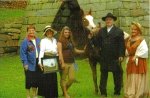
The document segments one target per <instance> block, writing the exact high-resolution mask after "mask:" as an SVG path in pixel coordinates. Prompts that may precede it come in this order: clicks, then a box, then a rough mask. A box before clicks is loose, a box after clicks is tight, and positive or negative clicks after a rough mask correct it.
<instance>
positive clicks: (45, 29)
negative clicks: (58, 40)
mask: <svg viewBox="0 0 150 98" xmlns="http://www.w3.org/2000/svg"><path fill="white" fill-rule="evenodd" d="M48 30H50V31H52V32H53V34H54V35H56V34H57V31H55V30H54V29H52V27H51V26H50V25H47V26H45V28H44V33H43V35H45V34H46V32H47V31H48Z"/></svg>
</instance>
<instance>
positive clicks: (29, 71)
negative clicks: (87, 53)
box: [20, 25, 84, 98]
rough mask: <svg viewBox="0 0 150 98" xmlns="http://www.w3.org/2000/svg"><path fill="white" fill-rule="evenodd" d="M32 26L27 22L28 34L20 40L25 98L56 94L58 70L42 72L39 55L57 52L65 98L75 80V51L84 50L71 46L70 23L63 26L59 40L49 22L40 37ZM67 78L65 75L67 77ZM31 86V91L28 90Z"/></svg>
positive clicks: (72, 43) (53, 95)
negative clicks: (68, 25) (40, 37)
mask: <svg viewBox="0 0 150 98" xmlns="http://www.w3.org/2000/svg"><path fill="white" fill-rule="evenodd" d="M35 30H36V29H35V27H34V26H33V25H29V26H28V27H27V37H26V38H25V39H24V41H23V42H22V44H21V47H20V57H21V60H22V63H23V67H24V70H25V81H26V82H25V85H26V91H27V98H31V96H33V98H37V94H38V95H39V96H43V97H44V98H58V83H57V74H56V72H53V73H46V74H45V73H43V70H44V69H43V65H42V61H41V59H42V58H43V57H47V56H58V55H59V64H60V65H61V71H60V76H61V79H60V81H61V82H60V84H61V88H62V91H63V95H64V96H65V98H70V96H69V95H68V89H69V87H70V86H71V85H72V83H73V82H74V77H75V76H74V62H75V61H74V55H73V53H74V52H77V53H83V52H84V51H83V50H78V49H76V48H75V47H74V42H73V40H72V34H71V30H70V28H69V27H67V26H65V27H64V28H63V29H62V31H61V33H60V37H59V40H58V41H57V40H56V39H55V38H54V35H55V34H56V31H55V30H54V29H52V27H51V26H50V25H48V26H46V27H45V28H44V33H43V36H44V38H43V39H42V40H41V41H40V39H39V38H37V37H36V34H35V33H36V32H35ZM67 78H68V79H67ZM30 89H32V95H31V93H30V92H31V91H30Z"/></svg>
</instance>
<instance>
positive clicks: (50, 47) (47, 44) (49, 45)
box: [39, 37, 58, 64]
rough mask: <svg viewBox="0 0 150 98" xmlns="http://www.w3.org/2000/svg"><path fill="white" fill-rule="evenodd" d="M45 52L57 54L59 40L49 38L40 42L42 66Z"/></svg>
mask: <svg viewBox="0 0 150 98" xmlns="http://www.w3.org/2000/svg"><path fill="white" fill-rule="evenodd" d="M45 52H53V53H54V54H58V53H57V40H56V39H55V38H51V39H50V38H47V37H45V38H44V39H42V40H41V42H40V54H39V64H41V58H43V57H44V53H45Z"/></svg>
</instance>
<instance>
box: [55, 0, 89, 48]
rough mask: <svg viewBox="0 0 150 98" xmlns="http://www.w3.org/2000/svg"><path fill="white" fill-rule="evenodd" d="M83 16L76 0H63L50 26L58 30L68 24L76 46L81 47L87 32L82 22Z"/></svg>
mask: <svg viewBox="0 0 150 98" xmlns="http://www.w3.org/2000/svg"><path fill="white" fill-rule="evenodd" d="M83 16H84V12H83V10H82V9H81V8H80V6H79V4H78V2H77V0H64V1H63V3H62V4H61V6H60V8H59V10H58V12H57V14H56V16H55V19H54V21H53V22H52V27H53V28H54V29H55V30H57V31H58V32H60V31H61V29H62V28H63V27H64V26H69V27H70V28H71V30H72V32H73V37H74V41H75V43H76V46H78V47H82V46H84V45H85V44H86V41H87V32H88V29H87V28H85V27H84V26H83V23H82V17H83Z"/></svg>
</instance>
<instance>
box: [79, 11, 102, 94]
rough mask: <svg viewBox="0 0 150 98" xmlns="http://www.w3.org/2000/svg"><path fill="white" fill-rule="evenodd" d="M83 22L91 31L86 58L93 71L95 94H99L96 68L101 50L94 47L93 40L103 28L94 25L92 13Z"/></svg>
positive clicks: (86, 48)
mask: <svg viewBox="0 0 150 98" xmlns="http://www.w3.org/2000/svg"><path fill="white" fill-rule="evenodd" d="M82 21H83V25H84V26H85V27H86V28H88V29H89V33H88V41H87V44H86V47H85V53H86V56H87V57H88V60H89V64H90V68H91V70H92V77H93V82H94V88H95V94H98V84H97V70H96V69H97V68H96V67H97V63H100V55H99V54H100V53H99V52H100V49H99V48H98V47H96V46H95V45H94V43H93V41H92V40H91V39H92V38H94V37H95V36H96V34H97V32H98V31H99V30H100V28H101V24H100V23H98V25H97V26H96V25H95V24H94V22H93V16H92V15H91V11H90V12H89V13H88V14H87V15H85V16H84V17H83V19H82Z"/></svg>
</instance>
